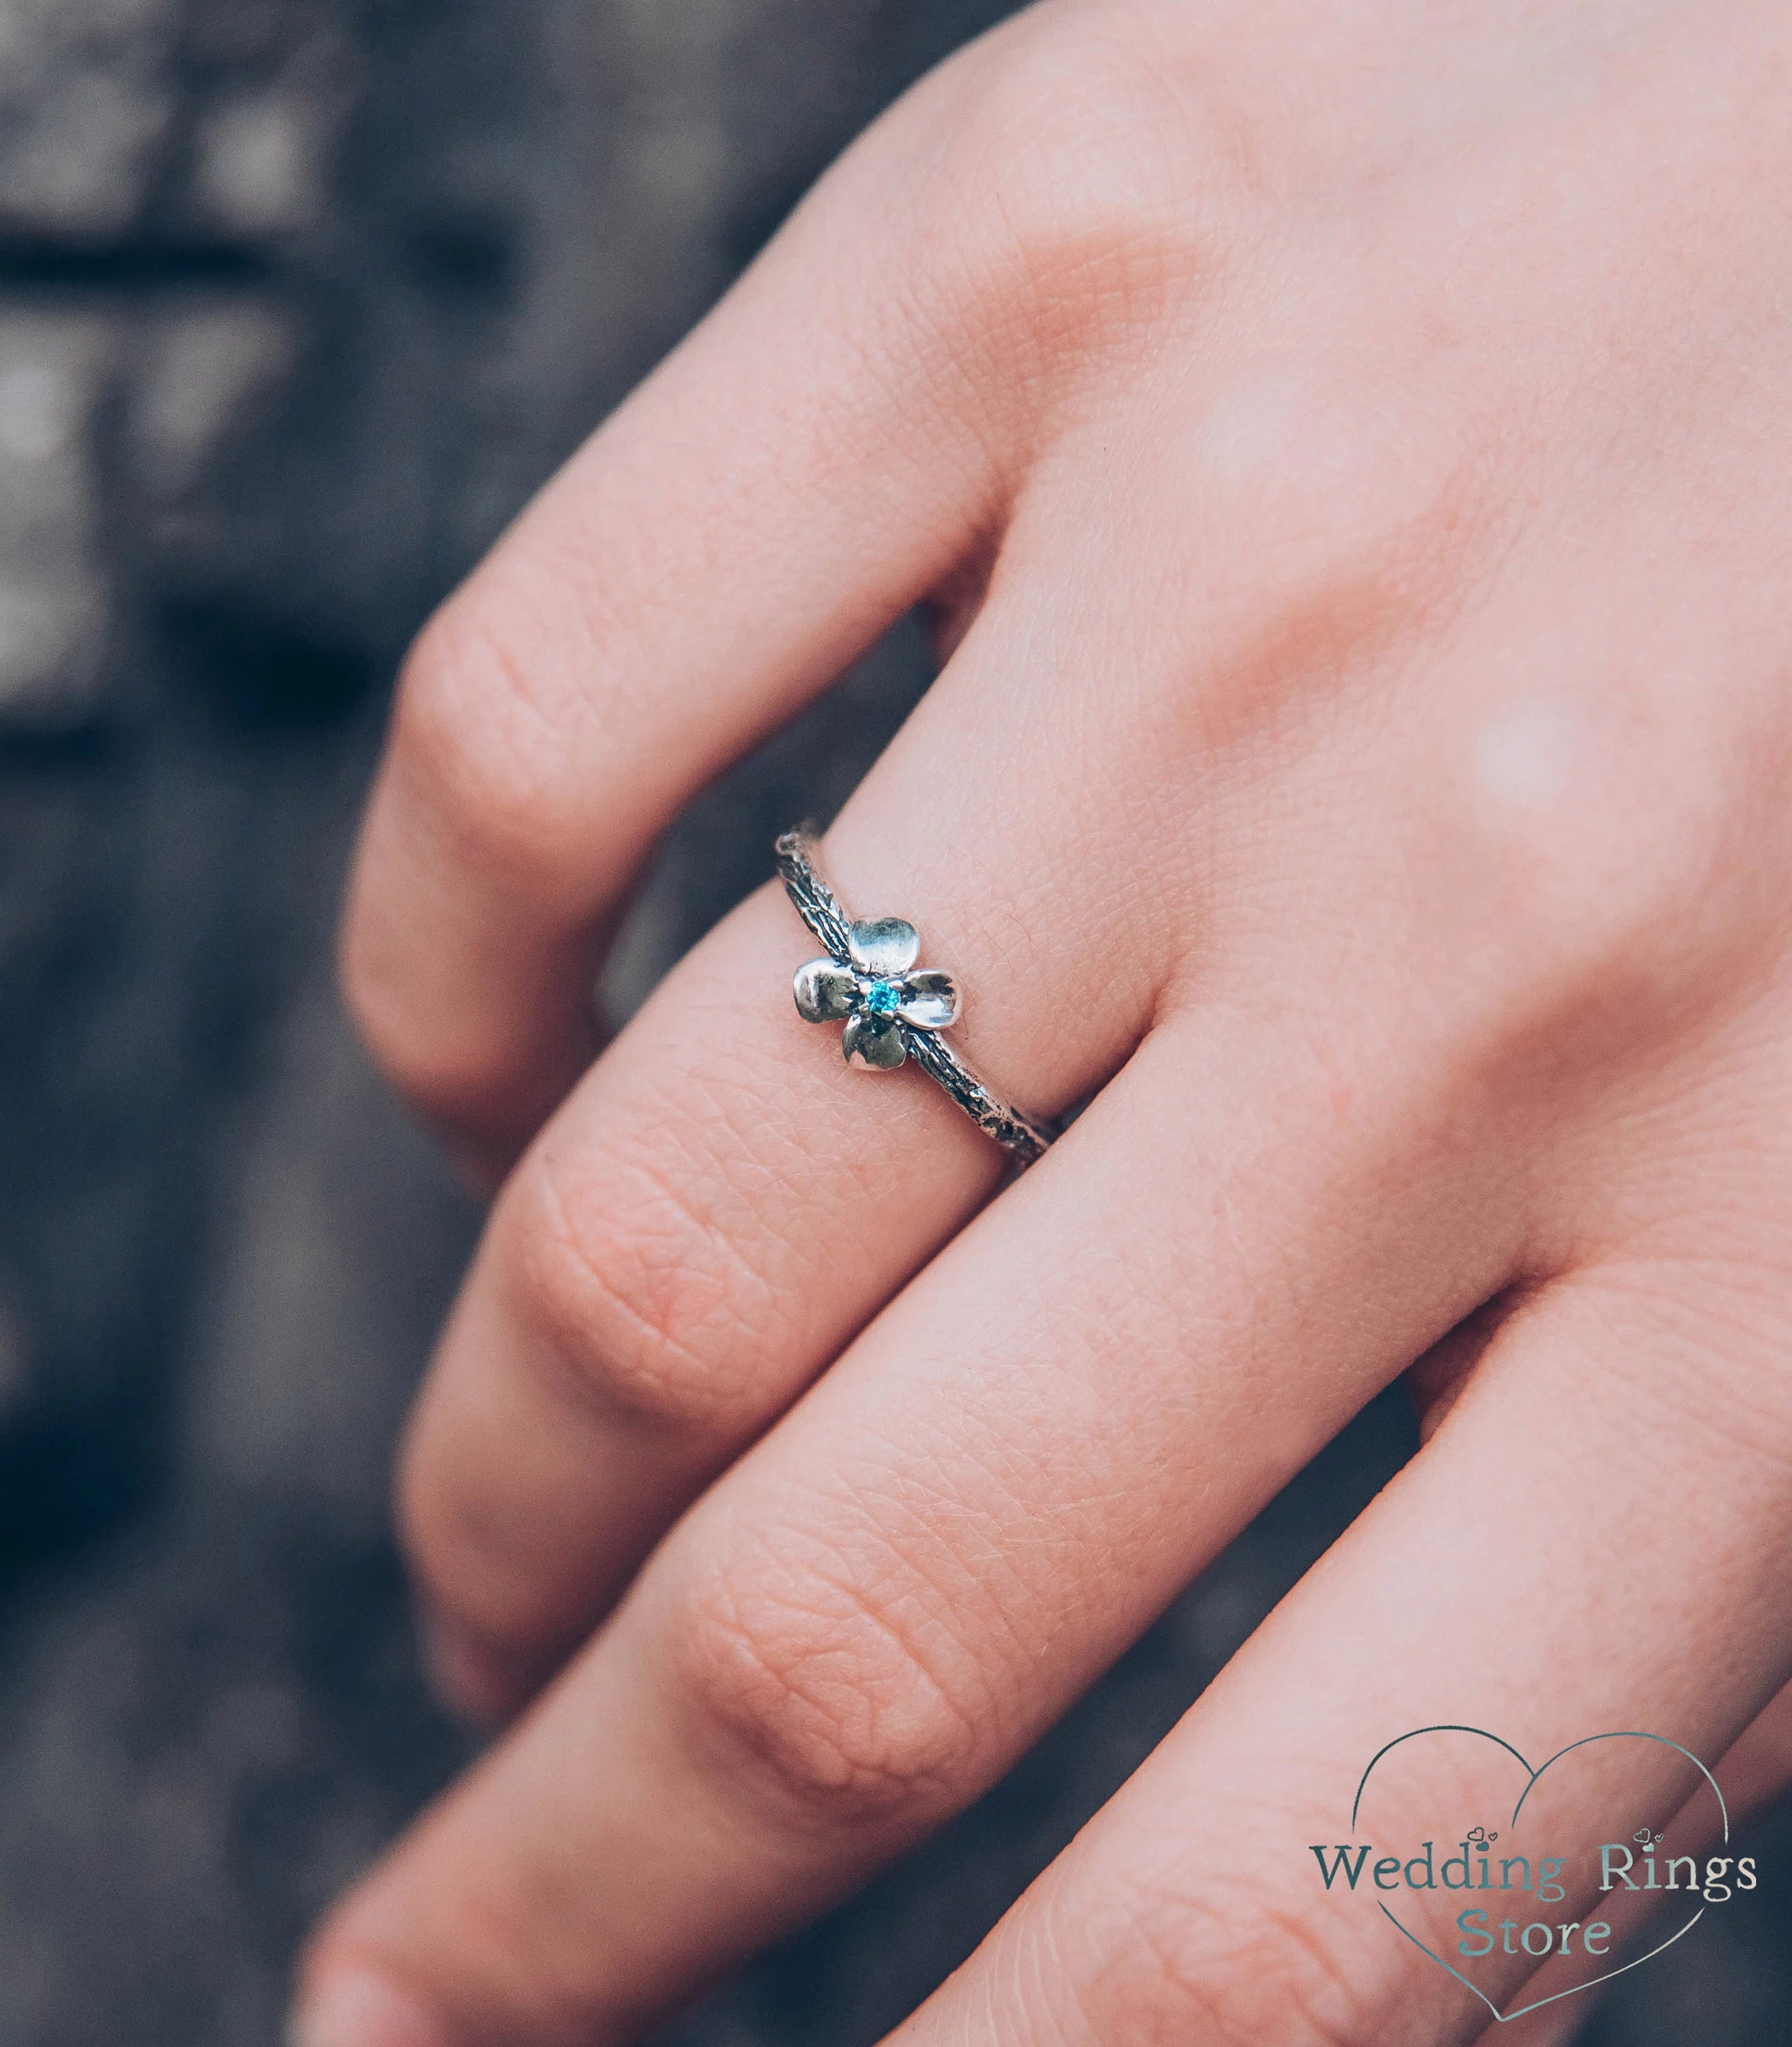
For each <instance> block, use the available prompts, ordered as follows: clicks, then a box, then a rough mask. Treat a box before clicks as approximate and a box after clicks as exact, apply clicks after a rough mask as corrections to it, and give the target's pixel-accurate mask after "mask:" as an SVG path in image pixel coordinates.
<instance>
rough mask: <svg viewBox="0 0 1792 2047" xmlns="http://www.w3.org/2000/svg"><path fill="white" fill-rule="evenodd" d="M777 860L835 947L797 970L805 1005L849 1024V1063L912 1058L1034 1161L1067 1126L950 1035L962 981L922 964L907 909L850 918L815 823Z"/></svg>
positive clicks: (805, 1013)
mask: <svg viewBox="0 0 1792 2047" xmlns="http://www.w3.org/2000/svg"><path fill="white" fill-rule="evenodd" d="M777 862H778V873H779V875H780V877H781V878H782V880H783V881H784V889H785V892H786V893H787V894H788V896H789V897H790V900H791V903H792V904H795V908H796V914H797V915H798V916H799V917H800V918H801V919H803V923H805V924H807V926H808V927H809V929H810V930H811V931H813V932H814V934H815V936H816V937H817V938H819V939H820V941H821V942H822V944H823V945H824V946H826V948H827V954H826V958H822V959H814V960H811V961H810V962H808V964H807V965H806V966H799V968H798V969H796V978H795V981H794V982H793V983H792V992H793V993H795V997H796V1011H797V1014H798V1015H799V1016H801V1017H803V1019H804V1020H806V1021H807V1022H808V1023H844V1024H845V1025H846V1031H845V1032H844V1034H843V1035H842V1039H841V1047H840V1049H841V1051H842V1053H843V1054H845V1056H846V1063H847V1065H848V1066H862V1067H869V1068H870V1069H872V1070H875V1071H877V1072H881V1073H889V1072H893V1071H894V1070H895V1069H896V1067H898V1066H901V1065H902V1064H903V1063H904V1061H905V1060H908V1059H912V1060H913V1061H914V1062H915V1065H916V1066H919V1068H920V1069H921V1070H922V1071H923V1073H925V1074H929V1075H931V1077H932V1078H933V1079H935V1080H936V1081H937V1082H939V1085H941V1087H942V1088H943V1089H945V1090H946V1093H947V1094H949V1095H950V1097H951V1098H952V1099H953V1101H955V1102H956V1103H957V1104H958V1106H959V1108H960V1109H962V1110H963V1111H964V1112H965V1113H966V1116H969V1117H970V1120H971V1121H972V1122H973V1123H974V1124H976V1125H977V1128H978V1129H979V1130H981V1131H983V1132H985V1134H986V1135H988V1136H991V1137H993V1138H994V1139H995V1140H996V1142H997V1143H998V1144H1000V1145H1001V1146H1002V1147H1004V1149H1005V1150H1007V1151H1011V1152H1012V1153H1013V1155H1014V1156H1015V1157H1016V1159H1019V1160H1020V1163H1022V1164H1023V1165H1024V1166H1030V1165H1031V1164H1032V1163H1033V1161H1034V1160H1035V1159H1037V1158H1039V1156H1040V1155H1041V1154H1042V1153H1043V1151H1045V1148H1046V1147H1047V1145H1048V1144H1050V1143H1051V1141H1052V1139H1053V1138H1054V1137H1055V1136H1056V1134H1057V1133H1056V1132H1055V1131H1054V1130H1053V1129H1052V1128H1051V1125H1050V1124H1047V1123H1042V1122H1041V1121H1039V1119H1038V1118H1037V1117H1035V1116H1028V1115H1027V1114H1025V1113H1024V1112H1023V1111H1022V1110H1020V1109H1016V1108H1015V1107H1013V1106H1012V1104H1010V1103H1008V1102H1005V1101H1003V1100H1002V1099H1001V1097H1000V1096H999V1095H997V1094H994V1093H991V1091H990V1090H989V1088H987V1087H986V1086H985V1085H984V1083H983V1082H981V1081H980V1080H979V1079H978V1078H977V1075H976V1074H973V1072H972V1071H971V1070H970V1067H969V1066H966V1064H965V1062H964V1061H963V1060H962V1059H961V1058H959V1057H958V1054H957V1053H956V1052H954V1051H953V1049H952V1047H950V1045H949V1044H947V1043H946V1040H945V1039H944V1038H943V1037H942V1035H940V1034H941V1033H942V1031H947V1030H950V1027H952V1025H953V1024H954V1023H956V1022H957V1021H958V1010H959V1006H960V1005H959V1000H958V983H957V982H956V981H954V979H953V978H952V977H951V975H950V974H949V973H940V972H939V970H938V969H935V968H917V967H916V965H915V962H916V961H917V960H918V959H919V958H920V956H921V935H920V934H919V932H918V931H916V930H915V927H914V926H913V925H912V924H911V923H908V920H907V919H905V918H902V917H879V918H877V919H874V920H873V921H871V922H869V923H862V922H861V923H854V922H853V920H852V919H850V918H849V917H848V916H847V915H846V912H845V911H843V910H842V908H841V907H840V905H839V903H838V901H837V900H836V899H835V897H834V892H833V890H832V889H831V888H829V887H828V885H827V884H826V882H825V881H824V880H822V876H821V871H820V868H819V864H818V849H817V847H816V845H815V837H814V834H812V833H811V832H810V831H808V830H806V829H805V830H801V831H792V832H786V833H785V834H784V837H783V838H780V840H779V841H778V843H777Z"/></svg>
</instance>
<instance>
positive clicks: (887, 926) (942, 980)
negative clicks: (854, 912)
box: [794, 917, 958, 1073]
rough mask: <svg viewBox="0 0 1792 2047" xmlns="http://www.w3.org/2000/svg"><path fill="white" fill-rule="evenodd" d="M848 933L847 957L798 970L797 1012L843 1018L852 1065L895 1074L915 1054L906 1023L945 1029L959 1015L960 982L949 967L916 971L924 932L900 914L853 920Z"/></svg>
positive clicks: (813, 1019) (815, 1018) (819, 1019)
mask: <svg viewBox="0 0 1792 2047" xmlns="http://www.w3.org/2000/svg"><path fill="white" fill-rule="evenodd" d="M846 936H847V945H846V958H845V959H843V960H840V959H834V958H824V959H815V960H811V961H810V962H809V964H808V965H807V966H800V967H799V968H798V969H796V980H795V984H794V988H795V996H796V1008H797V1012H798V1014H799V1016H803V1017H806V1018H807V1020H808V1021H809V1022H810V1023H839V1022H841V1021H842V1020H844V1021H845V1023H846V1031H845V1034H844V1035H843V1036H842V1039H841V1043H840V1049H841V1051H842V1053H843V1054H845V1056H846V1063H847V1065H848V1066H874V1067H877V1068H878V1069H879V1070H881V1071H883V1072H886V1073H888V1072H889V1071H891V1070H893V1069H894V1068H896V1067H897V1066H900V1065H901V1064H902V1062H903V1061H904V1059H905V1058H908V1047H907V1046H906V1045H905V1044H904V1042H903V1036H902V1031H901V1028H900V1027H901V1026H902V1025H903V1024H904V1023H906V1024H907V1025H908V1027H909V1028H910V1029H911V1030H912V1031H944V1030H946V1028H948V1027H949V1026H950V1024H951V1023H953V1022H954V1020H956V1018H957V1016H958V984H957V982H955V981H954V980H953V978H952V977H951V975H950V974H949V973H935V972H932V971H931V970H929V971H923V972H921V973H916V972H915V970H914V969H915V961H916V960H917V959H918V958H919V957H920V954H921V934H920V933H919V931H916V930H915V927H914V926H913V925H912V924H911V923H906V922H905V921H904V919H902V918H900V917H879V918H877V919H876V920H875V921H874V922H871V923H857V924H853V925H852V926H850V927H849V929H848V931H847V934H846Z"/></svg>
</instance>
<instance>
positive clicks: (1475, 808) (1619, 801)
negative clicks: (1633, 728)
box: [1427, 691, 1767, 1073]
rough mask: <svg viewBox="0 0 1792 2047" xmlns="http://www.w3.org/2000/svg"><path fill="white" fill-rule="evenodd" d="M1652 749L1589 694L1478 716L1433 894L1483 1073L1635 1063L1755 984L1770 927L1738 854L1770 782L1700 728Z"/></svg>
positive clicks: (1440, 834) (1497, 708)
mask: <svg viewBox="0 0 1792 2047" xmlns="http://www.w3.org/2000/svg"><path fill="white" fill-rule="evenodd" d="M1645 722H1647V721H1645ZM1641 743H1642V742H1641V741H1640V740H1639V735H1638V734H1636V733H1626V731H1625V730H1624V729H1623V722H1622V721H1621V720H1620V719H1617V718H1613V717H1611V716H1608V715H1607V714H1606V713H1605V712H1604V710H1603V709H1601V708H1600V707H1599V706H1597V704H1596V702H1595V701H1594V700H1593V698H1591V697H1590V696H1588V695H1583V694H1582V693H1581V692H1580V691H1573V692H1567V691H1564V692H1561V693H1557V692H1554V691H1544V692H1542V693H1541V694H1539V695H1534V696H1505V697H1501V698H1497V699H1496V701H1495V702H1494V703H1493V704H1492V706H1491V708H1477V710H1476V712H1475V713H1473V714H1472V716H1471V718H1470V719H1469V729H1468V732H1467V733H1466V735H1465V745H1464V746H1463V753H1464V754H1465V757H1466V759H1467V760H1468V762H1469V775H1468V786H1467V787H1466V788H1463V787H1462V784H1461V778H1460V777H1448V776H1446V777H1442V778H1440V786H1441V787H1444V788H1448V787H1449V786H1450V784H1451V782H1452V780H1454V781H1455V783H1456V786H1457V789H1458V790H1459V791H1461V795H1462V796H1463V797H1464V798H1465V799H1466V800H1459V801H1457V803H1454V804H1453V807H1452V809H1451V812H1450V815H1449V818H1448V819H1447V821H1446V822H1443V823H1442V825H1441V826H1440V827H1438V830H1437V842H1438V843H1440V844H1442V845H1446V846H1447V848H1448V857H1447V859H1446V861H1445V862H1443V863H1442V865H1441V866H1440V868H1439V869H1438V874H1437V877H1436V880H1435V884H1434V887H1433V888H1432V889H1431V890H1430V893H1429V894H1428V896H1427V900H1428V901H1429V902H1430V904H1431V906H1432V913H1433V915H1434V919H1435V921H1436V927H1437V928H1438V930H1440V931H1448V932H1449V934H1451V935H1450V936H1449V937H1448V938H1446V940H1445V946H1446V950H1447V951H1448V952H1449V954H1450V955H1451V956H1452V957H1453V958H1455V959H1457V961H1458V962H1459V963H1460V965H1461V969H1463V970H1462V971H1461V972H1459V973H1457V976H1456V985H1457V988H1458V990H1459V1000H1461V1002H1462V1004H1464V1005H1465V1009H1466V1015H1467V1020H1468V1028H1467V1031H1466V1032H1465V1035H1464V1038H1463V1040H1462V1042H1463V1044H1464V1047H1465V1051H1467V1053H1468V1054H1469V1056H1470V1058H1472V1060H1473V1062H1475V1063H1476V1064H1477V1066H1486V1065H1488V1064H1489V1063H1491V1064H1492V1065H1493V1066H1496V1067H1500V1066H1504V1065H1505V1064H1506V1063H1507V1062H1510V1061H1512V1060H1517V1061H1519V1062H1527V1061H1530V1060H1531V1059H1533V1058H1536V1057H1537V1056H1538V1055H1542V1056H1544V1057H1545V1058H1547V1059H1548V1060H1549V1061H1550V1062H1551V1064H1552V1066H1561V1067H1562V1070H1563V1071H1564V1072H1565V1073H1566V1072H1576V1073H1577V1072H1579V1071H1581V1070H1584V1063H1585V1062H1597V1063H1598V1064H1600V1065H1601V1066H1605V1065H1608V1064H1609V1063H1611V1062H1613V1061H1622V1060H1624V1059H1625V1058H1628V1057H1629V1056H1631V1055H1632V1054H1636V1053H1638V1052H1640V1051H1643V1050H1644V1049H1646V1048H1647V1047H1651V1046H1654V1045H1656V1044H1658V1043H1660V1042H1662V1039H1663V1035H1664V1034H1672V1033H1674V1032H1676V1031H1682V1030H1684V1029H1685V1028H1686V1027H1688V1026H1689V1025H1690V1024H1691V1023H1693V1020H1695V1019H1696V1018H1698V1017H1701V1016H1705V1015H1707V1014H1709V1012H1711V1011H1712V1009H1713V1006H1714V1005H1716V1006H1721V1005H1722V1004H1726V1003H1728V1002H1732V1001H1735V1000H1738V999H1740V998H1741V997H1742V996H1744V995H1745V994H1746V993H1747V990H1748V989H1750V988H1751V986H1752V985H1753V984H1754V981H1755V977H1756V975H1757V974H1758V972H1759V958H1760V942H1761V938H1762V925H1761V920H1760V918H1759V915H1758V914H1757V910H1756V907H1755V906H1753V905H1751V904H1750V903H1749V902H1748V901H1747V900H1746V897H1745V896H1741V895H1739V887H1740V889H1741V890H1744V891H1746V889H1747V880H1746V875H1747V867H1746V864H1745V863H1744V862H1743V861H1739V860H1737V859H1736V846H1737V844H1738V839H1739V834H1746V833H1747V832H1749V831H1752V830H1754V828H1755V823H1756V822H1758V819H1757V818H1756V815H1755V814H1756V813H1757V812H1759V811H1763V808H1764V806H1765V803H1766V800H1767V799H1766V797H1765V791H1755V790H1753V789H1751V787H1749V786H1748V784H1749V782H1750V780H1751V774H1752V773H1753V772H1754V771H1751V770H1744V771H1743V772H1740V773H1736V772H1730V769H1729V767H1728V764H1721V763H1719V762H1717V761H1714V760H1713V758H1712V754H1711V749H1709V746H1707V745H1705V744H1704V743H1702V741H1701V737H1700V736H1699V735H1698V734H1697V733H1691V732H1688V733H1684V734H1682V736H1681V739H1680V742H1679V743H1678V744H1670V745H1661V735H1660V734H1655V735H1653V736H1652V737H1650V738H1649V740H1648V742H1647V743H1648V745H1649V746H1650V747H1651V749H1654V750H1653V751H1652V753H1651V754H1649V755H1645V754H1644V753H1641V752H1639V745H1640V744H1641ZM1451 892H1453V898H1454V900H1450V893H1451ZM1465 904H1471V905H1473V908H1474V910H1475V911H1476V915H1475V916H1474V918H1473V922H1472V923H1465V920H1464V919H1463V917H1462V915H1461V912H1462V909H1463V907H1464V905H1465ZM1717 904H1728V907H1729V908H1730V909H1731V910H1732V911H1733V913H1734V914H1728V915H1717V914H1714V906H1716V905H1717ZM1465 934H1467V936H1466V938H1465ZM1465 946H1467V947H1468V948H1469V950H1467V951H1466V952H1465ZM1563 1062H1566V1065H1565V1066H1564V1065H1563Z"/></svg>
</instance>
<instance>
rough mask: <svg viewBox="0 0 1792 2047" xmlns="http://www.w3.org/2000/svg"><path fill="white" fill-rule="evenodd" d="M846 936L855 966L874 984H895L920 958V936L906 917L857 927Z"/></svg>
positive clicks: (891, 918) (877, 920)
mask: <svg viewBox="0 0 1792 2047" xmlns="http://www.w3.org/2000/svg"><path fill="white" fill-rule="evenodd" d="M846 937H847V947H846V950H847V951H848V952H849V954H850V955H851V958H852V962H853V965H854V966H856V967H857V969H858V970H859V972H860V973H862V974H865V975H866V976H867V977H869V979H871V980H873V981H894V980H895V979H896V977H897V975H899V974H904V973H908V969H910V968H911V966H912V965H914V964H915V961H916V960H918V959H919V958H920V957H921V934H920V933H919V931H916V930H915V927H914V926H913V925H912V924H911V923H909V922H908V920H907V919H906V918H903V917H879V918H877V919H876V920H875V921H874V922H872V923H857V924H854V925H853V927H852V929H851V930H850V931H849V932H848V933H847V934H846Z"/></svg>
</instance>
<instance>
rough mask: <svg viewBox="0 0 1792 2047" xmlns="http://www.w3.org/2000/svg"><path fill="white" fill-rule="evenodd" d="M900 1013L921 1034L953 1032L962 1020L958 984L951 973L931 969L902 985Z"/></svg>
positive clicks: (925, 969) (924, 969)
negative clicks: (954, 1027) (959, 1015)
mask: <svg viewBox="0 0 1792 2047" xmlns="http://www.w3.org/2000/svg"><path fill="white" fill-rule="evenodd" d="M901 992H902V1000H901V1003H900V1004H899V1006H898V1008H897V1009H896V1014H897V1016H900V1018H901V1019H902V1020H903V1022H904V1023H912V1024H913V1025H914V1026H915V1029H916V1030H917V1031H946V1030H950V1027H952V1025H953V1024H954V1023H956V1022H957V1021H958V983H957V982H956V981H954V979H953V978H952V977H951V975H950V974H949V973H939V971H938V970H937V969H934V968H931V967H927V968H923V969H922V971H921V972H920V973H911V974H910V975H909V976H908V977H907V978H906V979H905V980H904V982H903V984H902V991H901Z"/></svg>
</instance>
